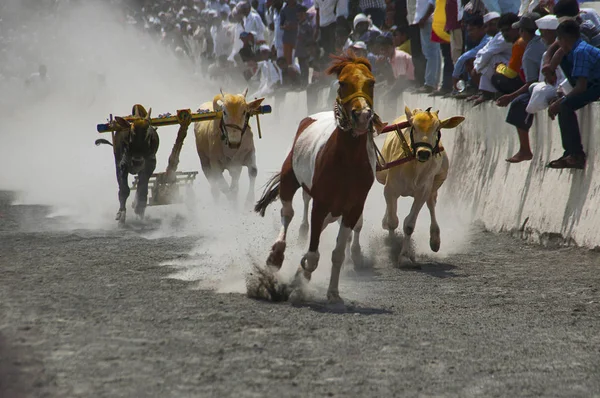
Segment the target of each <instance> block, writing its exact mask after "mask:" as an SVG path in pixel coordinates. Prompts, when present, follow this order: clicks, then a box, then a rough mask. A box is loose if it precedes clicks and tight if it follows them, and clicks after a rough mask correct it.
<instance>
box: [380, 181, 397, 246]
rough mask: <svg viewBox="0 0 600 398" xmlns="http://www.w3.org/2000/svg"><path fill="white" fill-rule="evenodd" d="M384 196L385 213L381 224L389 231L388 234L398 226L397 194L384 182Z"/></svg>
mask: <svg viewBox="0 0 600 398" xmlns="http://www.w3.org/2000/svg"><path fill="white" fill-rule="evenodd" d="M383 197H384V198H385V205H386V206H385V214H384V216H383V221H382V222H381V226H382V227H383V229H386V230H388V231H389V232H390V235H391V234H392V233H393V232H394V231H395V230H396V228H398V224H399V223H400V221H399V220H398V214H397V213H398V195H396V194H395V193H394V192H392V188H391V187H390V186H389V185H388V184H386V185H385V187H384V188H383Z"/></svg>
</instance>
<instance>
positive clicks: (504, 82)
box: [492, 14, 539, 94]
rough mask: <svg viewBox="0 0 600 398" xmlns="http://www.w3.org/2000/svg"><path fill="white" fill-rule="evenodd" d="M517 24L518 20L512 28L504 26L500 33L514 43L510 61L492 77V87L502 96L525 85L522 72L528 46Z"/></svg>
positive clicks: (501, 65)
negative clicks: (524, 55)
mask: <svg viewBox="0 0 600 398" xmlns="http://www.w3.org/2000/svg"><path fill="white" fill-rule="evenodd" d="M513 15H514V14H513ZM538 18H539V16H538ZM517 22H518V18H517V21H515V22H513V23H512V24H510V26H507V25H503V26H501V27H500V32H502V36H503V37H504V40H506V41H507V42H509V43H513V46H512V52H511V56H510V60H509V61H508V63H507V64H504V63H501V64H500V65H498V66H497V67H496V73H494V74H493V75H492V85H493V86H494V88H495V89H496V91H498V92H500V93H502V94H509V93H512V92H514V91H516V90H518V89H519V88H520V87H521V86H522V85H523V83H524V82H523V79H522V78H521V73H520V72H521V65H522V64H523V54H524V53H525V47H526V46H527V44H526V43H525V41H524V40H523V39H522V38H521V36H520V35H519V29H518V28H515V26H518V24H517Z"/></svg>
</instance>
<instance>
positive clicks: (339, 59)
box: [325, 50, 371, 76]
mask: <svg viewBox="0 0 600 398" xmlns="http://www.w3.org/2000/svg"><path fill="white" fill-rule="evenodd" d="M329 57H330V58H331V59H332V61H331V65H330V66H329V68H327V70H326V71H325V73H327V74H328V75H332V74H334V73H335V74H336V75H337V76H339V75H340V73H341V72H342V70H343V69H344V68H345V67H346V66H348V65H350V64H356V65H364V66H366V67H367V69H369V71H371V63H370V62H369V60H368V59H366V58H363V57H357V56H356V54H354V52H353V51H352V50H348V51H346V53H345V54H344V55H341V56H340V55H330V56H329Z"/></svg>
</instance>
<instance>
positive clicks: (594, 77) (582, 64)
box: [547, 20, 600, 169]
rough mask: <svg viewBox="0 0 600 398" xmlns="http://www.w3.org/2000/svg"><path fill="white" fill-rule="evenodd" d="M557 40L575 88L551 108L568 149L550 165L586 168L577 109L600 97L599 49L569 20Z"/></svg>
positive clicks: (551, 115)
mask: <svg viewBox="0 0 600 398" xmlns="http://www.w3.org/2000/svg"><path fill="white" fill-rule="evenodd" d="M556 40H557V41H558V44H559V45H560V48H561V50H562V51H563V52H564V53H565V58H566V60H567V62H569V64H570V65H572V69H571V70H570V71H568V72H567V71H565V73H567V74H568V75H570V78H571V79H570V80H571V84H572V85H574V88H573V90H572V91H571V92H569V93H568V94H567V95H566V96H564V97H562V98H560V99H558V100H557V101H555V102H554V103H553V104H552V105H550V107H549V108H548V115H549V116H550V117H551V118H552V119H554V117H555V116H556V115H558V125H559V127H560V135H561V138H562V144H563V148H564V149H565V152H564V154H563V156H562V157H560V158H559V159H556V160H553V161H552V162H550V163H549V164H548V165H547V167H550V168H553V169H565V168H574V169H583V168H584V167H585V161H586V155H585V152H584V151H583V145H582V143H581V132H580V130H579V122H578V120H577V114H576V113H575V111H577V110H578V109H581V108H583V107H584V106H586V105H587V104H589V103H591V102H594V101H597V100H598V99H599V98H600V49H598V48H596V47H593V46H591V45H589V44H587V43H586V42H584V41H583V40H582V39H581V32H580V29H579V24H578V23H577V22H576V21H572V20H569V21H566V22H563V23H561V24H560V25H558V28H557V29H556Z"/></svg>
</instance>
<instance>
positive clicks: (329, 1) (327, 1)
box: [315, 0, 348, 27]
mask: <svg viewBox="0 0 600 398" xmlns="http://www.w3.org/2000/svg"><path fill="white" fill-rule="evenodd" d="M336 6H337V7H336ZM315 8H316V9H318V10H319V26H320V27H325V26H329V25H331V24H332V23H334V22H335V21H336V19H337V17H346V18H347V17H348V0H315ZM334 9H335V13H334V12H333V10H334Z"/></svg>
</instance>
